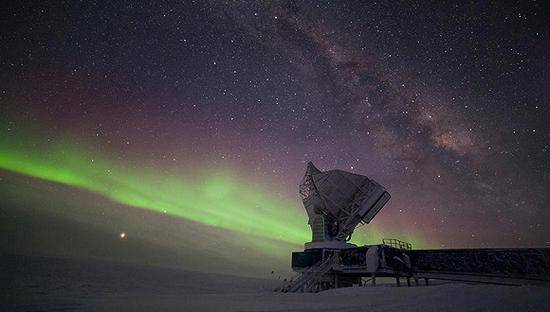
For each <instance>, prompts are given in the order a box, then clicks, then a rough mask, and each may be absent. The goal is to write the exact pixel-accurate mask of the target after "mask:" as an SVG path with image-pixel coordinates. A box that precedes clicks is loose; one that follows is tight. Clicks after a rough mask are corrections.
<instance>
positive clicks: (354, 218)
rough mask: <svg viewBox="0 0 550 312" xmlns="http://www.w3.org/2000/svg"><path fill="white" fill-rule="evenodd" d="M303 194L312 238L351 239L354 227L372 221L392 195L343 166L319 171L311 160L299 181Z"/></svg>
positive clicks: (314, 239) (321, 239) (321, 240)
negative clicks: (343, 169)
mask: <svg viewBox="0 0 550 312" xmlns="http://www.w3.org/2000/svg"><path fill="white" fill-rule="evenodd" d="M300 196H301V197H302V202H303V204H304V208H305V209H306V212H307V214H308V217H309V225H310V226H311V230H312V234H313V235H312V236H313V237H312V242H327V241H329V242H330V241H337V242H338V241H339V242H345V241H347V240H349V239H350V238H351V234H352V233H353V231H354V229H355V227H356V226H357V225H358V224H359V223H369V222H370V221H371V220H372V219H373V218H374V217H375V216H376V214H377V213H378V212H379V211H380V209H382V207H384V205H385V204H386V203H387V202H388V200H389V199H390V194H389V193H388V192H387V191H386V189H385V188H384V187H383V186H381V185H380V184H378V183H377V182H376V181H374V180H371V179H369V178H367V177H365V176H362V175H359V174H355V173H350V172H346V171H342V170H329V171H320V170H319V169H317V168H316V167H315V165H313V163H311V162H310V163H308V165H307V168H306V174H305V175H304V178H303V179H302V182H301V183H300Z"/></svg>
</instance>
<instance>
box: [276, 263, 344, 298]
mask: <svg viewBox="0 0 550 312" xmlns="http://www.w3.org/2000/svg"><path fill="white" fill-rule="evenodd" d="M336 259H337V258H336V255H331V256H329V257H328V258H326V259H325V260H324V261H323V260H321V261H319V262H317V263H316V264H315V265H313V266H311V267H309V268H307V269H306V270H305V271H303V272H301V273H299V274H298V275H297V276H296V277H294V278H292V279H291V280H290V281H289V282H288V283H286V284H285V285H283V286H282V287H280V288H278V289H276V291H280V292H314V291H317V289H316V288H315V287H316V286H318V283H319V282H321V280H322V278H323V276H324V275H325V274H326V273H328V272H329V271H330V270H331V269H332V267H333V265H334V264H336V261H335V260H336Z"/></svg>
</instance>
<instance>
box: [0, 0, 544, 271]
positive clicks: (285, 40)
mask: <svg viewBox="0 0 550 312" xmlns="http://www.w3.org/2000/svg"><path fill="white" fill-rule="evenodd" d="M0 14H1V15H2V18H1V19H0V25H1V27H0V29H1V31H0V40H1V42H2V45H0V68H1V70H0V200H1V207H0V208H1V210H0V213H1V214H2V218H1V221H0V225H1V230H0V231H1V234H2V239H1V240H0V242H1V247H2V248H1V249H0V250H1V251H3V252H10V253H29V254H37V255H41V254H53V255H63V256H73V257H96V258H109V259H116V260H121V261H134V262H143V263H154V264H162V265H171V266H184V267H187V268H190V269H198V270H212V267H216V268H217V269H218V270H219V271H224V272H233V273H235V272H236V273H243V274H253V275H261V274H263V272H266V271H270V269H268V268H277V269H280V270H284V268H288V265H289V258H290V251H291V250H299V249H300V248H301V245H302V244H303V243H304V242H306V241H308V240H309V239H310V232H309V228H308V226H307V217H306V214H305V212H304V211H303V208H302V206H301V202H300V199H299V197H298V192H297V191H298V189H297V185H298V183H299V181H300V179H301V177H302V176H303V173H304V171H305V166H306V164H307V162H308V161H312V162H314V163H315V164H316V166H317V167H319V168H320V169H322V170H330V169H343V170H346V171H350V172H355V173H359V174H364V175H367V176H369V177H370V178H372V179H374V180H376V181H378V182H379V183H380V184H382V185H384V186H385V187H386V188H387V189H388V191H389V192H390V193H391V195H392V199H391V200H390V202H389V203H388V204H387V205H386V207H385V208H384V209H383V210H382V211H381V212H380V213H379V215H378V216H377V217H376V218H375V220H374V221H373V222H372V223H371V224H369V225H368V226H365V227H363V228H361V230H359V231H357V233H356V234H355V240H354V241H355V242H356V243H378V242H380V240H381V238H382V237H395V238H399V239H403V240H407V241H410V242H412V243H413V246H414V247H417V248H464V247H534V246H538V247H544V246H546V247H550V210H549V209H548V207H550V156H549V155H550V105H549V99H550V59H549V58H550V39H549V35H550V30H549V29H550V27H549V26H550V25H549V23H548V21H547V19H545V18H546V17H547V16H548V15H549V14H550V5H549V4H548V3H544V1H529V2H528V1H523V2H521V3H515V4H514V3H480V4H479V3H477V4H476V3H464V2H462V1H458V2H455V3H440V2H437V1H434V2H428V1H420V2H417V3H411V2H400V1H378V2H364V1H304V2H301V1H269V2H267V1H266V2H259V1H160V2H147V1H139V2H135V1H106V2H103V3H102V2H92V1H90V2H87V1H84V2H76V1H67V2H64V1H56V2H52V3H47V2H41V3H39V2H35V1H28V2H27V1H17V2H13V3H11V4H9V5H7V6H4V7H3V9H2V12H1V13H0ZM122 233H124V235H122ZM258 256H260V257H262V258H263V259H264V261H262V263H258V261H257V259H258ZM205 259H206V261H205Z"/></svg>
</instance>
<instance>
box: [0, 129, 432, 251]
mask: <svg viewBox="0 0 550 312" xmlns="http://www.w3.org/2000/svg"><path fill="white" fill-rule="evenodd" d="M36 141H39V140H36V137H33V136H30V135H20V133H17V134H16V133H14V132H11V133H9V135H8V134H4V135H0V169H4V170H7V171H11V172H15V173H18V174H22V175H26V176H29V177H33V178H39V179H42V180H46V181H51V182H56V183H60V184H64V185H69V186H73V187H78V188H81V189H85V190H87V191H90V192H93V193H95V194H99V195H101V196H104V197H106V198H109V199H110V200H112V201H114V202H117V203H120V204H123V205H127V206H130V207H136V208H141V209H147V210H150V211H154V212H157V213H161V214H166V215H170V216H174V217H178V218H183V219H186V220H191V221H194V222H198V223H200V224H203V225H207V226H212V227H218V228H222V229H226V230H230V231H236V232H239V233H241V234H245V235H248V236H249V237H250V238H251V241H255V242H256V243H254V244H253V245H256V246H257V247H258V248H260V245H262V243H261V242H262V241H265V239H269V240H272V241H279V242H280V243H283V245H284V244H287V245H288V247H289V249H292V248H293V247H296V246H299V245H301V244H303V243H304V242H307V241H309V240H310V231H309V227H308V226H307V223H306V222H307V217H306V215H305V212H304V211H302V210H301V209H299V208H298V207H294V205H296V203H292V202H289V203H285V202H282V201H281V200H276V199H274V198H272V196H270V194H269V192H268V191H267V190H264V189H262V188H261V187H260V186H258V184H252V183H251V182H249V181H246V182H245V181H241V180H240V179H239V178H238V177H237V175H236V174H234V173H232V172H230V171H227V170H205V172H203V173H202V174H195V173H193V174H190V175H184V177H182V176H174V174H170V173H166V171H161V170H152V169H151V168H150V169H143V168H140V169H131V168H128V167H126V166H124V165H123V164H120V163H117V162H115V161H109V160H108V158H107V157H98V155H97V153H92V152H90V151H89V150H87V149H86V148H83V147H82V146H81V145H77V144H74V143H67V142H68V140H65V141H56V140H48V141H49V142H48V145H47V146H46V145H40V144H35V143H29V142H36ZM53 142H56V143H53ZM92 154H94V155H93V156H92ZM381 238H382V235H381V233H380V231H378V230H377V229H376V228H375V227H374V226H369V227H368V229H367V230H364V229H361V230H358V231H357V233H356V234H355V235H354V239H353V242H354V243H357V244H365V243H379V242H380V241H381ZM407 239H409V241H411V242H412V243H413V244H414V245H415V246H419V245H425V244H423V243H421V242H420V241H419V240H416V239H412V237H410V236H408V237H407ZM249 243H250V242H249ZM263 249H265V248H261V250H263ZM279 249H280V248H279ZM264 251H265V250H264ZM273 252H275V250H272V252H270V253H273ZM279 252H280V250H278V252H277V253H279ZM277 256H278V257H280V256H281V255H280V254H278V255H277Z"/></svg>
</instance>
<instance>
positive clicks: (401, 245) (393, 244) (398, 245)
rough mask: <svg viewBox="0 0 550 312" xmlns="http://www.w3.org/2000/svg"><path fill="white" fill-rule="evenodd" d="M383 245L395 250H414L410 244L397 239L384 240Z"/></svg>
mask: <svg viewBox="0 0 550 312" xmlns="http://www.w3.org/2000/svg"><path fill="white" fill-rule="evenodd" d="M382 244H384V245H386V246H390V247H393V248H398V249H404V250H411V249H412V245H411V244H410V243H407V242H404V241H400V240H398V239H395V238H384V239H382Z"/></svg>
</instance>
